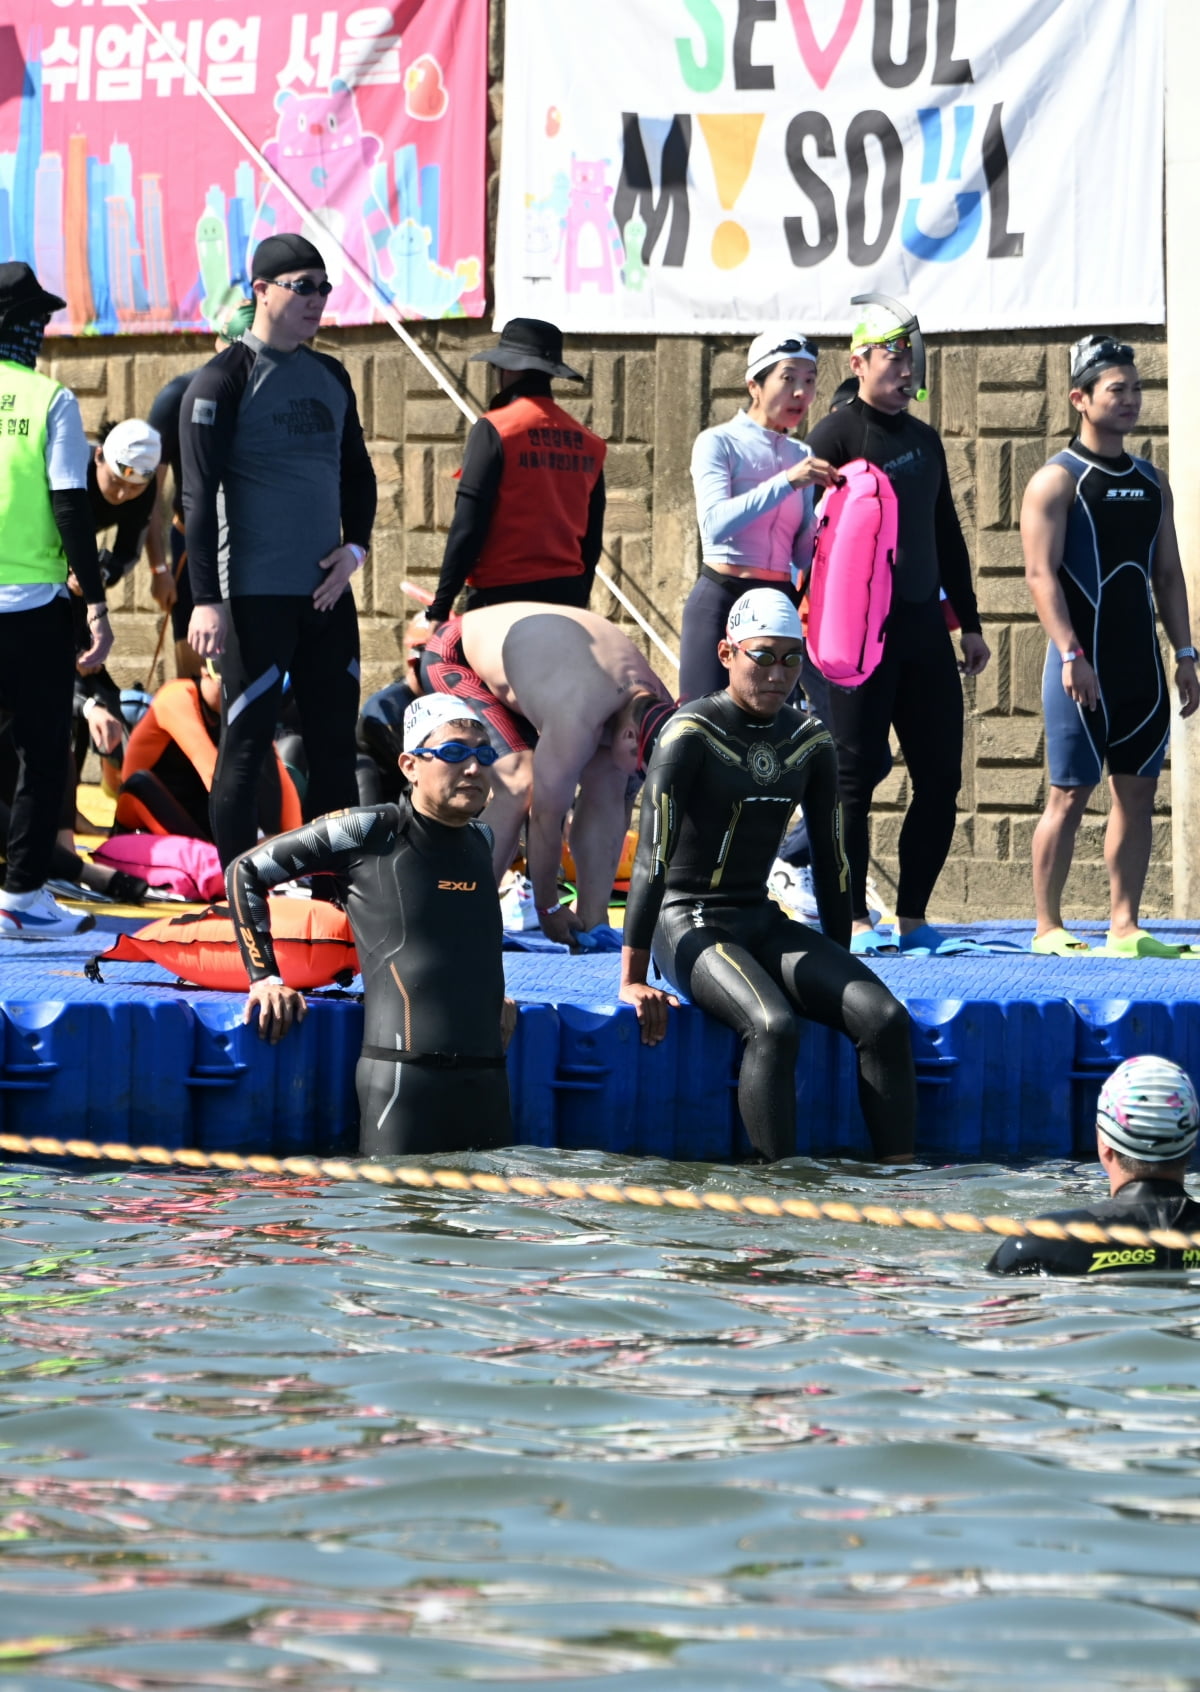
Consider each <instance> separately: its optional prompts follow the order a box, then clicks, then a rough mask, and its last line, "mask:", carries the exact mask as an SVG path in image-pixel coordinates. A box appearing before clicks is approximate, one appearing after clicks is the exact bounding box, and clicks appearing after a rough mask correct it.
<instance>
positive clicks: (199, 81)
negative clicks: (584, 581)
mask: <svg viewBox="0 0 1200 1692" xmlns="http://www.w3.org/2000/svg"><path fill="white" fill-rule="evenodd" d="M126 4H127V6H128V8H129V10H130V11H131V12H132V13H133V15H134V17H135V18H136V19H137V20H138V22H139V23H140V24H141V25H142V26H143V28H144V29H146V30H147V31H148V32H149V33H150V35H152V36H153V37H154V40H155V41H156V42H157V44H158V45H159V46H160V47H161V48H162V49H163V51H164V52H165V53H166V54H168V56H169V57H170V58H172V59H173V60H174V61H175V63H176V64H177V65H178V66H179V68H180V69H181V70H182V71H183V74H184V75H185V76H186V78H187V79H188V81H189V82H190V83H191V85H192V87H193V88H194V89H195V90H196V92H197V94H199V95H200V97H201V99H202V100H203V101H204V103H205V105H206V106H208V108H209V110H210V111H211V112H213V114H214V115H215V116H216V117H217V118H218V119H219V120H220V122H221V123H223V124H224V126H225V128H226V129H227V130H228V131H229V133H230V134H231V135H232V136H233V138H234V140H235V141H236V142H237V144H238V146H239V147H241V148H242V150H243V152H245V153H248V154H249V156H250V157H251V158H252V159H253V160H254V162H255V164H256V165H257V166H258V168H259V170H261V171H262V173H263V175H264V176H265V177H266V178H267V180H268V181H269V182H270V183H271V185H272V186H273V187H274V188H277V189H278V190H279V192H280V193H281V194H282V195H283V197H284V199H285V200H286V201H287V203H288V205H289V206H291V208H292V210H293V211H294V212H295V213H296V214H297V216H299V217H300V218H302V219H305V220H308V221H315V219H314V217H313V211H312V207H311V206H306V205H305V203H304V201H303V200H302V199H301V198H300V196H299V194H297V193H296V191H295V189H294V188H292V187H291V185H290V184H289V183H287V182H285V181H284V179H283V177H282V176H280V174H279V172H278V171H277V170H276V169H275V167H274V166H273V165H272V164H270V163H269V162H268V160H267V159H266V158H264V156H263V154H262V153H261V152H260V151H259V149H258V148H257V147H256V146H255V145H254V143H253V141H251V139H250V137H249V136H248V135H247V134H246V132H245V130H244V129H242V127H241V125H240V124H239V123H238V122H237V120H236V119H235V118H232V117H231V116H230V115H229V113H228V112H227V111H226V110H225V108H224V106H223V105H222V104H221V102H220V101H219V100H218V99H217V98H216V96H215V95H214V94H213V93H211V91H210V90H209V89H208V88H206V87H205V85H204V81H203V78H202V77H201V76H200V74H199V73H198V72H197V71H195V70H193V68H192V66H191V65H189V64H188V62H187V59H186V58H185V57H184V53H183V47H182V44H181V43H180V42H178V41H172V40H171V39H170V38H169V37H168V36H166V35H164V34H163V32H162V30H160V29H159V28H158V26H157V25H156V24H153V23H151V21H150V19H149V18H148V17H147V15H146V11H145V8H144V7H143V6H142V5H141V4H140V0H126ZM321 238H322V240H325V241H328V242H330V243H331V244H332V245H333V246H335V247H336V248H337V250H338V252H339V253H340V254H341V257H342V262H343V263H344V265H345V266H346V269H347V271H348V272H349V274H350V277H351V279H352V280H353V281H354V282H355V283H356V284H357V286H358V287H359V288H360V289H361V291H362V292H363V293H364V294H365V295H366V297H367V299H368V300H369V301H370V303H371V304H372V305H373V306H375V307H376V309H377V310H379V311H380V312H382V314H383V317H384V319H385V320H386V322H388V323H389V324H390V325H391V327H392V328H393V329H394V330H395V332H396V334H397V335H398V336H399V337H400V339H401V340H402V341H403V342H404V345H405V346H406V347H407V348H408V350H409V352H410V353H412V355H413V357H414V358H415V359H416V360H417V362H418V363H419V364H420V365H422V366H423V367H424V369H425V370H426V371H427V372H428V373H429V375H430V376H432V377H433V379H434V381H435V382H436V383H437V385H438V387H439V388H440V389H441V390H442V392H443V393H444V394H445V396H446V398H447V399H449V400H452V401H453V402H454V404H455V405H456V406H457V407H458V409H459V410H460V411H461V412H462V414H463V416H464V417H465V418H466V419H467V421H468V423H471V424H474V423H478V421H479V413H478V412H477V411H476V410H475V409H474V407H473V406H472V405H471V403H470V401H469V400H466V399H464V398H463V396H462V395H461V394H460V393H459V391H458V389H457V388H456V387H455V386H454V384H453V382H452V381H451V380H450V379H449V377H448V376H446V374H445V373H444V372H443V371H442V370H441V369H440V368H439V367H438V365H437V364H436V363H435V362H434V360H433V359H432V358H430V356H429V354H428V353H427V352H426V351H425V349H424V347H422V346H421V344H420V343H419V342H418V341H416V340H414V339H413V337H412V336H411V335H410V334H409V332H408V330H407V329H406V328H405V326H404V320H403V319H402V318H401V316H400V314H399V312H397V310H396V308H395V306H394V305H393V304H392V302H391V301H390V300H389V299H387V298H386V296H385V295H384V294H383V293H382V291H381V290H380V288H379V286H378V284H377V283H376V281H375V279H374V277H372V276H369V275H368V274H367V272H366V271H365V270H364V269H363V268H362V266H361V265H360V264H359V262H358V260H357V259H356V258H355V257H354V255H353V253H350V252H347V250H346V248H345V247H344V246H343V245H342V243H341V242H340V241H339V240H338V238H337V236H336V235H334V234H333V232H332V231H331V230H328V229H324V228H322V231H321ZM596 577H597V579H598V580H599V581H600V582H601V583H602V584H603V585H604V586H605V587H606V588H607V589H608V591H609V593H611V594H612V596H613V598H614V599H615V600H616V601H617V602H618V604H620V605H623V606H624V607H625V610H626V611H627V612H628V613H629V615H630V616H631V617H632V618H633V620H634V622H635V623H636V624H637V626H638V627H639V628H640V629H641V631H642V633H643V634H644V635H645V636H646V637H647V639H648V640H651V641H653V643H654V645H655V646H656V647H657V648H658V650H659V651H660V652H661V653H662V655H663V657H664V658H665V659H666V660H667V662H668V663H669V664H672V665H673V666H674V667H675V669H676V670H678V668H679V659H678V658H677V657H676V655H675V654H674V653H673V652H672V651H671V648H670V647H669V646H668V645H667V644H666V642H665V641H664V640H663V639H662V637H661V636H660V635H659V634H658V633H657V631H656V630H655V629H653V628H652V627H651V626H650V624H649V623H648V622H647V621H646V619H645V617H644V616H643V615H642V613H641V612H640V611H639V610H638V608H637V606H636V605H634V603H633V601H632V600H631V599H629V598H628V596H627V595H626V594H625V593H624V592H623V591H622V590H621V589H620V588H619V587H618V586H617V584H616V583H615V582H614V581H613V579H612V577H611V576H609V574H608V573H607V571H605V570H600V569H597V571H596Z"/></svg>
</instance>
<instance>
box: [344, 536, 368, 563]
mask: <svg viewBox="0 0 1200 1692" xmlns="http://www.w3.org/2000/svg"><path fill="white" fill-rule="evenodd" d="M346 545H347V546H348V547H349V549H350V551H351V552H352V553H353V554H354V556H355V557H356V558H357V559H358V563H359V568H360V569H361V568H362V566H363V565H364V564H365V563H366V561H367V549H366V547H365V546H359V544H358V542H357V541H347V542H346Z"/></svg>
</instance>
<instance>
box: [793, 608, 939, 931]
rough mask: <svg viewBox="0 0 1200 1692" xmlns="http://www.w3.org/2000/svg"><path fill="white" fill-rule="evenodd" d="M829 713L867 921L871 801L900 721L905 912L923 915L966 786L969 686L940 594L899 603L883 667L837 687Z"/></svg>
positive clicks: (859, 900) (901, 898)
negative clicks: (858, 682) (965, 698)
mask: <svg viewBox="0 0 1200 1692" xmlns="http://www.w3.org/2000/svg"><path fill="white" fill-rule="evenodd" d="M809 668H810V667H809V665H808V664H807V663H806V664H805V673H806V675H807V673H808V671H809ZM827 710H828V716H827V717H826V720H825V724H826V727H827V728H828V729H829V731H830V733H831V734H832V735H833V738H834V742H835V744H836V746H837V758H838V797H839V798H840V799H841V802H842V819H843V824H844V828H845V842H846V857H847V859H848V860H849V863H850V895H851V899H852V901H853V911H854V918H855V920H856V921H864V922H865V921H866V918H867V864H868V859H869V857H870V847H871V835H870V814H871V798H872V796H873V794H874V792H875V788H876V785H877V783H878V782H879V781H880V779H881V774H882V772H884V771H885V770H886V768H887V750H888V729H889V727H894V728H895V730H896V737H897V739H898V740H899V742H900V750H901V752H902V753H903V754H904V763H905V767H906V769H907V771H908V780H909V785H910V789H911V794H912V797H911V798H910V800H909V805H908V813H907V815H906V816H905V818H904V823H903V826H902V827H901V830H900V841H899V848H898V851H899V858H900V884H899V888H898V890H897V893H896V915H897V916H899V917H910V918H912V919H914V920H915V921H921V920H923V919H924V916H925V911H926V907H927V906H928V904H929V899H930V896H931V895H932V893H933V889H934V885H935V884H936V882H937V878H938V876H939V875H940V874H941V873H942V866H943V865H944V864H945V862H946V857H947V855H948V853H949V851H950V842H951V841H952V840H953V838H954V824H955V816H956V809H957V807H956V800H957V798H958V790H959V787H960V786H961V785H962V747H963V703H962V683H961V682H960V680H959V674H958V663H957V660H956V659H955V656H954V648H953V646H952V645H951V644H950V631H949V630H948V629H947V627H946V622H945V618H944V617H943V616H942V611H941V606H940V605H939V604H938V602H937V600H934V601H933V603H932V608H930V607H927V606H919V607H917V606H907V605H904V604H903V603H899V604H897V603H893V605H892V613H891V616H890V618H889V620H888V630H887V637H886V640H885V642H884V648H883V658H882V661H881V662H880V665H879V668H878V669H877V670H876V671H875V673H874V674H873V675H871V676H869V677H868V678H867V680H866V681H865V682H863V684H862V686H861V687H855V688H841V687H831V688H829V690H828V695H827Z"/></svg>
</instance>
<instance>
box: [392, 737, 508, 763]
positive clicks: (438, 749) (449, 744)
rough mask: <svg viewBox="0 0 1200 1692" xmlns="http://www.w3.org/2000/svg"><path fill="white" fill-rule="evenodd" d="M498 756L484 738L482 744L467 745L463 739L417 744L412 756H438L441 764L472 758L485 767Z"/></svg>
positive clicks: (465, 760) (461, 761) (464, 761)
mask: <svg viewBox="0 0 1200 1692" xmlns="http://www.w3.org/2000/svg"><path fill="white" fill-rule="evenodd" d="M499 756H500V754H499V752H497V750H496V748H495V747H494V746H490V745H489V744H488V742H487V741H486V740H485V741H484V743H483V745H482V746H468V745H467V742H466V741H465V740H445V741H443V742H442V744H441V745H440V746H418V747H417V749H416V750H415V752H414V753H413V757H414V758H440V759H441V761H442V763H443V764H465V763H466V762H467V761H468V759H470V758H474V760H475V762H476V763H477V764H482V765H483V767H484V769H487V767H488V765H489V764H494V763H495V762H496V759H497V758H498V757H499Z"/></svg>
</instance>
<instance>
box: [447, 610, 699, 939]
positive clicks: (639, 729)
mask: <svg viewBox="0 0 1200 1692" xmlns="http://www.w3.org/2000/svg"><path fill="white" fill-rule="evenodd" d="M421 675H422V681H423V684H424V686H425V688H426V689H427V690H428V691H436V692H438V693H452V694H455V695H457V696H458V697H459V698H461V699H466V700H469V701H470V702H471V704H472V705H474V706H475V708H476V710H477V711H478V712H479V714H480V716H481V717H483V719H484V720H485V722H486V723H487V726H488V729H489V732H490V734H491V738H492V744H493V745H494V746H495V747H496V749H497V751H498V752H500V754H501V756H500V759H499V762H498V763H496V764H495V765H494V766H493V769H492V802H491V804H490V806H489V807H488V813H487V820H488V826H489V827H490V828H491V830H492V833H493V834H494V836H495V841H496V846H495V853H494V856H493V863H494V865H495V870H496V878H497V880H499V878H500V877H501V876H502V875H503V874H504V872H505V871H506V870H507V869H508V866H509V865H510V864H511V862H512V860H513V855H514V853H515V852H516V849H517V841H518V839H519V837H520V833H521V825H522V823H523V822H524V821H525V818H526V817H527V816H528V818H529V836H528V844H527V850H526V857H527V860H528V865H529V879H530V881H531V882H532V883H533V896H534V900H535V902H536V904H537V908H538V917H539V919H540V922H541V927H542V932H543V934H546V935H547V936H549V938H550V939H551V940H557V941H559V942H560V943H562V944H569V943H570V941H571V938H572V935H573V934H575V933H577V932H578V931H579V930H581V929H591V928H595V927H596V926H597V924H599V923H602V922H605V921H607V918H608V903H609V898H610V895H611V893H612V884H613V876H614V875H615V874H616V870H617V865H618V863H619V862H620V858H621V847H622V844H623V842H624V839H625V830H626V827H627V825H628V818H629V810H630V801H629V798H628V796H627V795H628V789H629V785H630V777H631V776H633V775H635V774H638V773H641V772H643V771H644V770H645V767H646V760H647V759H648V758H649V756H650V751H651V749H652V747H653V744H654V738H655V736H656V735H657V733H658V731H659V729H661V727H662V725H663V723H664V722H665V721H666V719H667V717H668V716H669V715H670V713H671V711H672V709H673V706H672V703H671V700H670V698H669V696H668V694H667V690H666V688H665V687H664V686H663V684H662V682H660V681H659V679H658V677H657V676H656V675H655V674H654V671H653V670H652V669H651V668H650V666H649V664H647V662H646V660H645V659H644V658H643V657H642V655H641V653H640V652H639V651H638V650H637V648H636V647H635V646H634V645H633V643H632V641H631V640H629V638H628V636H626V635H624V634H622V633H621V631H620V629H618V628H616V627H615V626H614V625H613V624H612V623H609V622H607V621H606V620H605V619H604V618H603V617H597V616H596V615H595V614H594V613H593V612H591V611H576V610H573V609H571V608H569V607H567V606H553V607H551V606H546V605H534V604H529V603H525V602H517V603H514V604H510V605H493V606H489V607H488V608H487V609H485V610H480V611H468V612H466V614H465V615H464V616H462V617H452V618H451V619H450V621H449V622H448V623H443V624H442V626H441V628H440V629H438V631H437V632H436V634H434V635H432V636H431V637H430V640H429V643H428V645H427V646H426V648H425V656H424V658H423V660H422V666H421ZM572 807H574V810H573V815H572V819H571V853H572V856H573V857H574V859H575V869H576V884H577V887H578V896H577V899H576V905H575V909H574V910H571V909H570V908H569V907H568V906H567V905H565V904H563V903H561V902H560V900H559V897H558V871H559V863H560V861H561V857H562V841H563V827H564V824H565V821H566V816H567V812H568V811H570V810H572Z"/></svg>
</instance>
